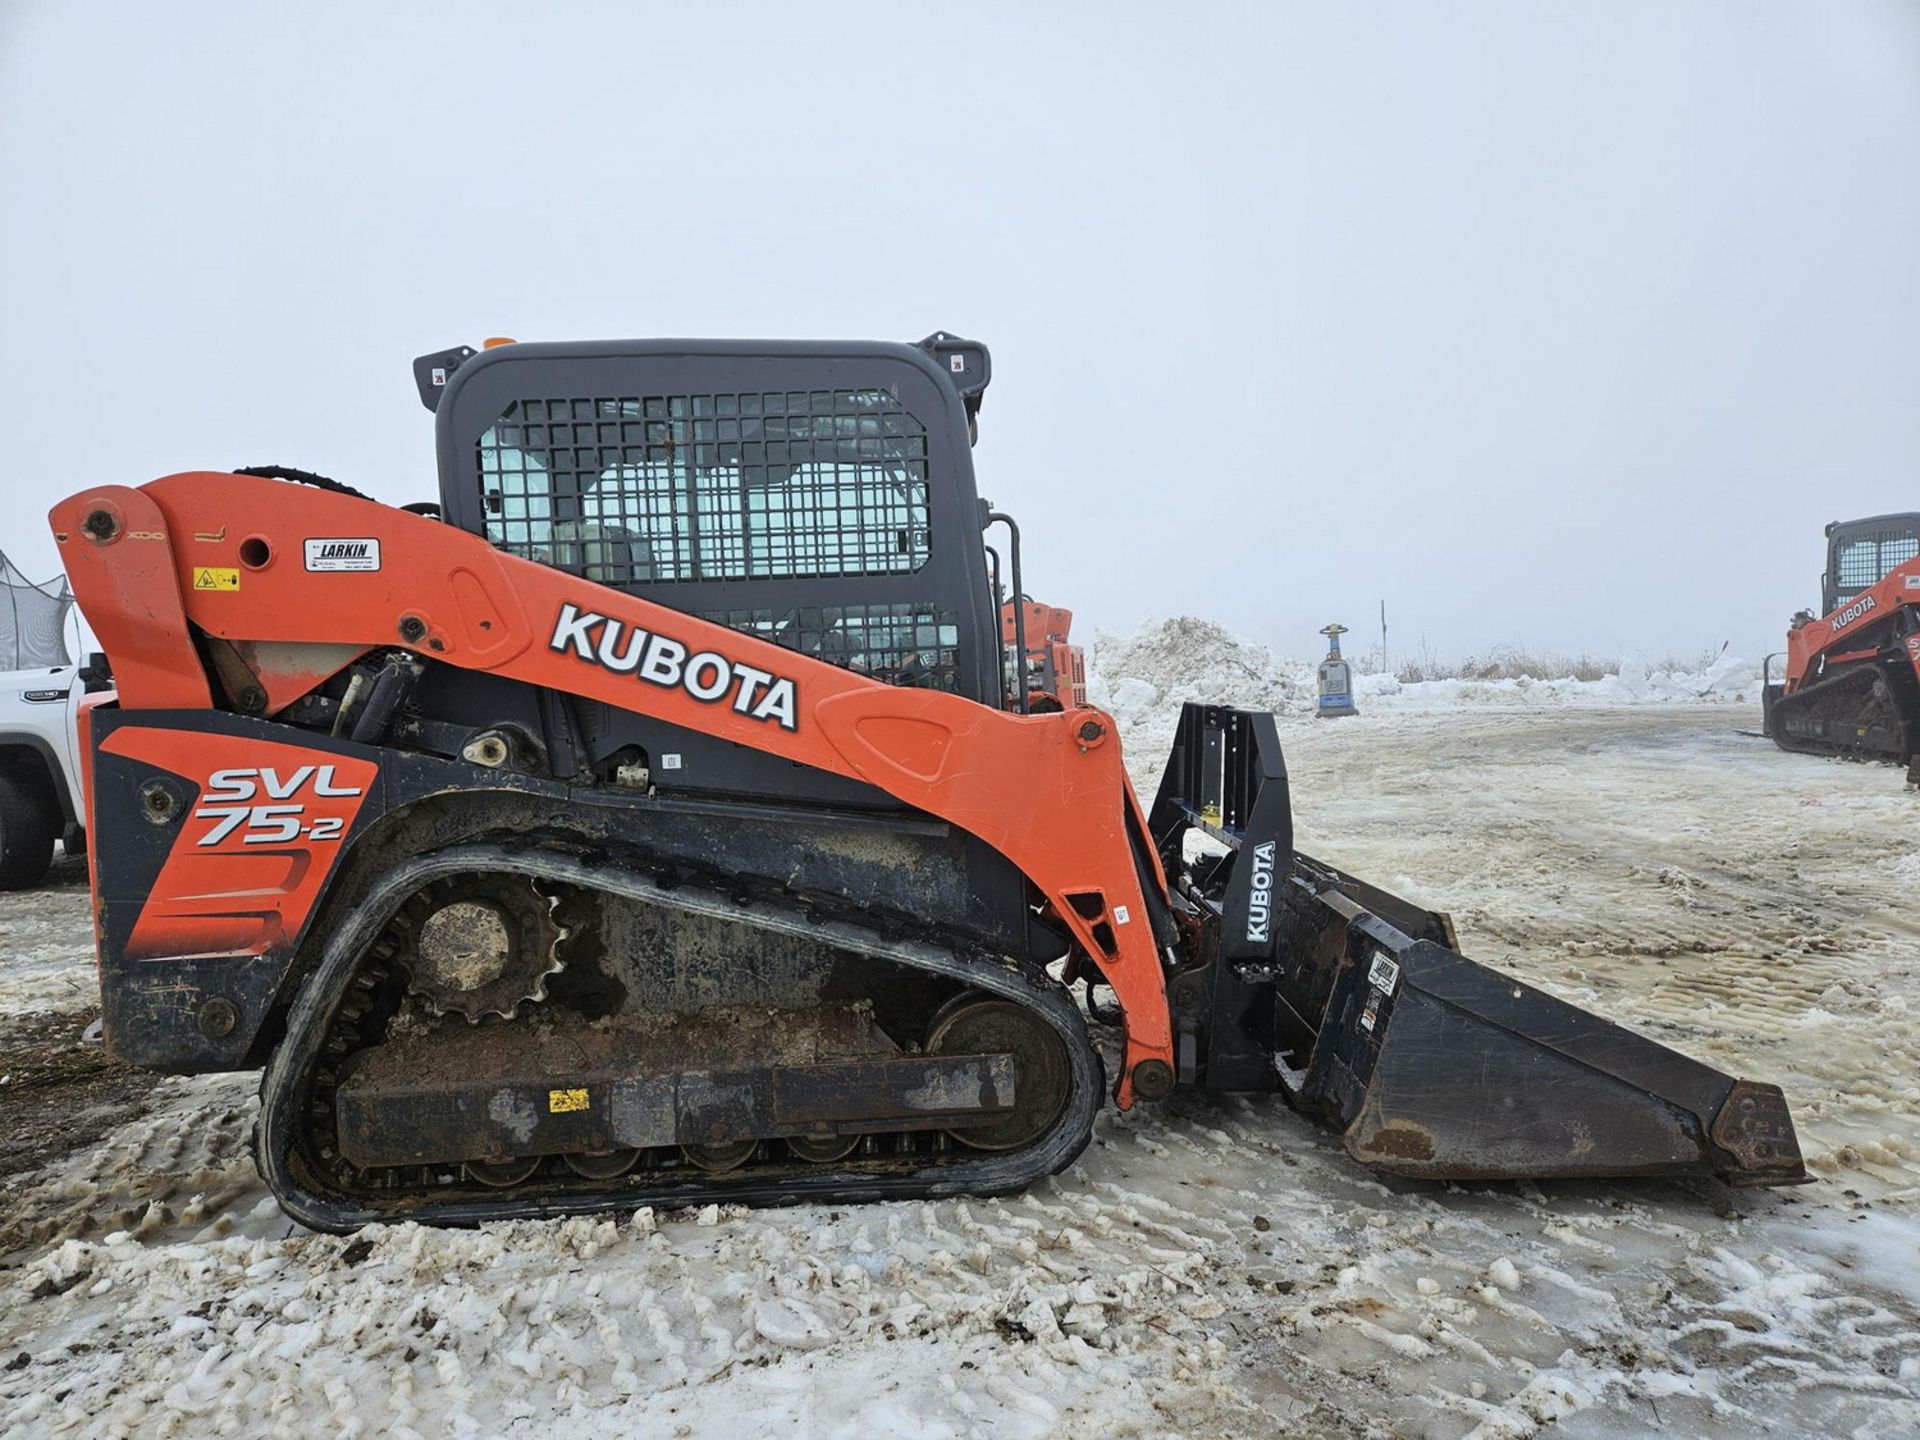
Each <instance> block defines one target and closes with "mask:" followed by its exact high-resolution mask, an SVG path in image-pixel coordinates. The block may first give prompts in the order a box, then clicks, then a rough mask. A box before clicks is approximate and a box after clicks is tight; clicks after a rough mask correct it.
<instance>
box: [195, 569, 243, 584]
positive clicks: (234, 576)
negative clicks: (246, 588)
mask: <svg viewBox="0 0 1920 1440" xmlns="http://www.w3.org/2000/svg"><path fill="white" fill-rule="evenodd" d="M193 588H194V589H196V590H238V589H239V588H240V572H239V571H238V570H229V569H227V568H226V567H225V566H224V565H196V566H194V567H193Z"/></svg>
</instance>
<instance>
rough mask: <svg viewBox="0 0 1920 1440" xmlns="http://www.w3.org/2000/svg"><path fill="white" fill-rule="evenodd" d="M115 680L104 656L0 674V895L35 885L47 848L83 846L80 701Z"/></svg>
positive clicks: (75, 850) (71, 850)
mask: <svg viewBox="0 0 1920 1440" xmlns="http://www.w3.org/2000/svg"><path fill="white" fill-rule="evenodd" d="M112 683H113V681H112V679H111V678H110V676H109V672H108V670H107V662H106V657H105V656H104V655H94V656H91V657H90V658H89V659H88V662H87V663H86V664H85V665H62V666H59V667H57V668H54V669H46V668H42V669H37V670H8V671H4V672H0V890H21V889H25V888H27V887H28V886H32V885H38V884H39V883H40V882H41V881H42V880H44V879H45V878H46V875H47V869H48V867H49V866H51V865H52V864H53V842H54V841H56V840H59V841H62V842H63V843H64V844H65V846H66V849H67V853H68V854H69V855H75V854H79V853H80V851H81V850H82V849H83V848H84V847H85V844H86V832H85V830H84V828H83V826H84V817H85V815H86V809H85V806H84V805H83V803H82V801H81V796H80V738H79V733H78V728H77V720H78V717H79V714H80V700H81V697H82V696H84V695H86V694H87V693H88V692H89V691H92V690H104V689H107V688H109V687H110V686H111V685H112Z"/></svg>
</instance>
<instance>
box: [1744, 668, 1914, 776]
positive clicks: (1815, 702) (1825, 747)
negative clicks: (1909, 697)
mask: <svg viewBox="0 0 1920 1440" xmlns="http://www.w3.org/2000/svg"><path fill="white" fill-rule="evenodd" d="M1889 671H1890V667H1888V666H1885V665H1882V664H1880V663H1878V662H1874V663H1872V664H1863V665H1859V666H1850V667H1848V668H1847V669H1845V670H1842V671H1840V672H1839V673H1838V674H1836V675H1830V676H1828V677H1827V678H1826V679H1823V680H1819V681H1816V682H1815V683H1814V684H1812V685H1809V686H1808V687H1807V688H1805V689H1804V690H1799V691H1796V692H1795V693H1793V694H1792V695H1783V696H1781V697H1780V698H1779V699H1778V700H1775V701H1774V702H1773V713H1772V715H1771V717H1770V721H1769V729H1770V731H1771V732H1772V739H1773V742H1774V743H1775V744H1776V745H1778V746H1779V747H1780V748H1781V749H1782V750H1790V751H1792V752H1793V753H1795V754H1798V755H1832V756H1836V757H1839V758H1842V759H1848V760H1877V761H1882V762H1885V763H1888V764H1899V763H1900V762H1902V761H1904V760H1906V759H1907V757H1908V756H1909V755H1910V754H1912V753H1913V750H1914V743H1913V736H1914V734H1915V732H1916V730H1920V715H1913V714H1907V713H1903V710H1904V709H1905V707H1904V706H1903V704H1902V701H1903V700H1904V699H1905V698H1906V693H1905V692H1906V691H1907V689H1908V687H1907V686H1906V685H1904V684H1902V683H1901V682H1900V680H1899V679H1898V678H1896V676H1894V675H1893V674H1891V673H1889ZM1849 690H1858V691H1862V692H1864V693H1863V694H1862V695H1861V697H1860V701H1859V703H1858V704H1857V705H1856V706H1854V707H1853V717H1852V718H1850V719H1848V720H1847V721H1846V722H1845V723H1849V724H1857V723H1858V716H1859V715H1860V714H1862V713H1863V712H1864V709H1865V707H1866V706H1868V705H1870V704H1876V703H1878V704H1884V705H1886V707H1887V708H1888V710H1889V711H1890V712H1891V715H1892V724H1893V726H1894V727H1895V728H1896V729H1897V731H1898V732H1899V738H1898V739H1897V740H1896V742H1895V744H1894V746H1893V747H1892V748H1880V747H1872V748H1869V747H1867V746H1863V745H1860V744H1858V743H1854V742H1840V741H1833V740H1827V739H1823V738H1816V737H1813V736H1808V735H1794V734H1789V733H1788V731H1787V729H1786V726H1785V724H1784V723H1783V717H1784V716H1786V715H1790V714H1792V713H1794V712H1806V713H1809V714H1817V713H1818V712H1819V711H1821V710H1823V709H1825V708H1826V707H1828V706H1836V707H1837V706H1838V705H1839V704H1840V702H1842V701H1843V700H1844V699H1845V695H1846V692H1847V691H1849ZM1842 713H1843V712H1841V711H1840V710H1838V709H1837V708H1836V709H1835V711H1834V712H1833V713H1832V714H1831V715H1830V716H1827V717H1823V719H1824V723H1825V724H1827V725H1832V724H1833V723H1835V721H1837V720H1840V719H1841V715H1842Z"/></svg>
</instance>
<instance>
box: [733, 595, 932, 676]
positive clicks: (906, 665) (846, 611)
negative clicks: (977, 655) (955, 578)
mask: <svg viewBox="0 0 1920 1440" xmlns="http://www.w3.org/2000/svg"><path fill="white" fill-rule="evenodd" d="M701 618H702V619H704V620H711V621H713V622H714V623H715V624H716V625H726V626H728V627H730V628H732V629H734V630H742V631H745V632H746V633H747V634H749V635H753V636H757V637H758V638H759V639H762V640H770V641H772V642H773V643H774V644H776V645H784V646H785V647H786V648H787V649H789V650H797V651H799V652H800V653H801V654H802V655H811V656H813V657H814V658H815V659H816V660H825V661H827V662H828V663H829V664H832V665H838V666H840V667H841V668H842V669H846V670H853V671H856V672H857V673H859V674H862V675H869V676H871V677H872V678H874V679H875V680H879V681H882V682H884V683H886V684H888V685H917V686H920V687H921V688H923V689H931V690H954V689H957V688H958V686H959V676H958V665H959V652H960V623H959V617H958V616H957V615H956V614H955V613H954V612H953V611H951V610H940V609H937V608H936V607H934V606H932V605H919V604H912V603H902V604H893V605H808V606H798V607H796V608H793V609H789V610H772V609H766V610H710V611H708V612H706V613H705V614H704V615H702V616H701Z"/></svg>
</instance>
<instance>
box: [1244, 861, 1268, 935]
mask: <svg viewBox="0 0 1920 1440" xmlns="http://www.w3.org/2000/svg"><path fill="white" fill-rule="evenodd" d="M1273 850H1274V842H1273V841H1271V840H1262V841H1261V842H1260V843H1259V844H1258V845H1256V846H1254V847H1253V878H1252V880H1251V881H1250V882H1249V884H1248V891H1247V939H1248V940H1250V941H1253V942H1255V943H1258V944H1261V945H1264V944H1266V943H1267V933H1268V929H1269V927H1270V926H1271V925H1272V923H1273Z"/></svg>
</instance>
